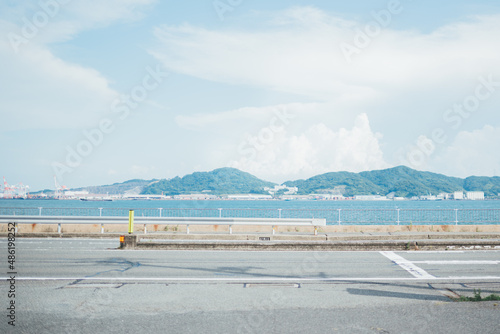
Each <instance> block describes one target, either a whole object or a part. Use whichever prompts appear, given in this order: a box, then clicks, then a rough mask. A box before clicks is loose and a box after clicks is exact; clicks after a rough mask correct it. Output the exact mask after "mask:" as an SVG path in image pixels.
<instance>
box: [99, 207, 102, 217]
mask: <svg viewBox="0 0 500 334" xmlns="http://www.w3.org/2000/svg"><path fill="white" fill-rule="evenodd" d="M99 217H102V208H99Z"/></svg>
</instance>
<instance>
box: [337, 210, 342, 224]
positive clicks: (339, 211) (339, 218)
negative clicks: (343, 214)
mask: <svg viewBox="0 0 500 334" xmlns="http://www.w3.org/2000/svg"><path fill="white" fill-rule="evenodd" d="M337 210H339V225H340V211H341V210H342V209H337Z"/></svg>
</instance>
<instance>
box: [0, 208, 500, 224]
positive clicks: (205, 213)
mask: <svg viewBox="0 0 500 334" xmlns="http://www.w3.org/2000/svg"><path fill="white" fill-rule="evenodd" d="M129 210H130V209H128V208H42V207H38V208H16V207H3V208H2V207H0V216H6V215H9V216H51V217H54V216H66V217H73V216H76V217H127V216H128V212H129ZM134 211H135V217H136V218H139V217H148V218H153V217H158V218H184V217H190V218H196V217H199V218H267V219H285V218H291V219H313V218H319V219H325V220H326V223H327V224H328V225H472V224H481V225H497V224H500V209H396V208H394V209H238V208H224V209H222V208H203V209H201V208H135V209H134Z"/></svg>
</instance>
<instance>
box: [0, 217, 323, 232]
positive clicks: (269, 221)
mask: <svg viewBox="0 0 500 334" xmlns="http://www.w3.org/2000/svg"><path fill="white" fill-rule="evenodd" d="M129 219H130V218H129V216H127V217H121V216H116V217H106V216H97V217H95V216H19V215H8V216H7V215H3V216H0V223H6V224H7V223H15V224H16V232H17V225H18V224H57V232H58V233H61V231H62V225H63V224H93V225H96V224H100V225H101V233H104V225H108V224H120V225H125V224H129V223H130V220H129ZM134 222H135V223H137V224H141V225H142V224H144V234H146V233H147V225H186V233H187V234H189V226H190V225H228V226H229V233H230V234H232V233H233V230H232V226H233V225H260V226H266V225H269V226H272V227H273V234H275V227H276V226H311V227H314V234H315V235H316V234H317V229H318V227H319V226H325V225H326V220H325V219H315V218H313V219H307V218H304V219H300V218H219V217H217V218H214V217H136V218H132V224H133V223H134Z"/></svg>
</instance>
